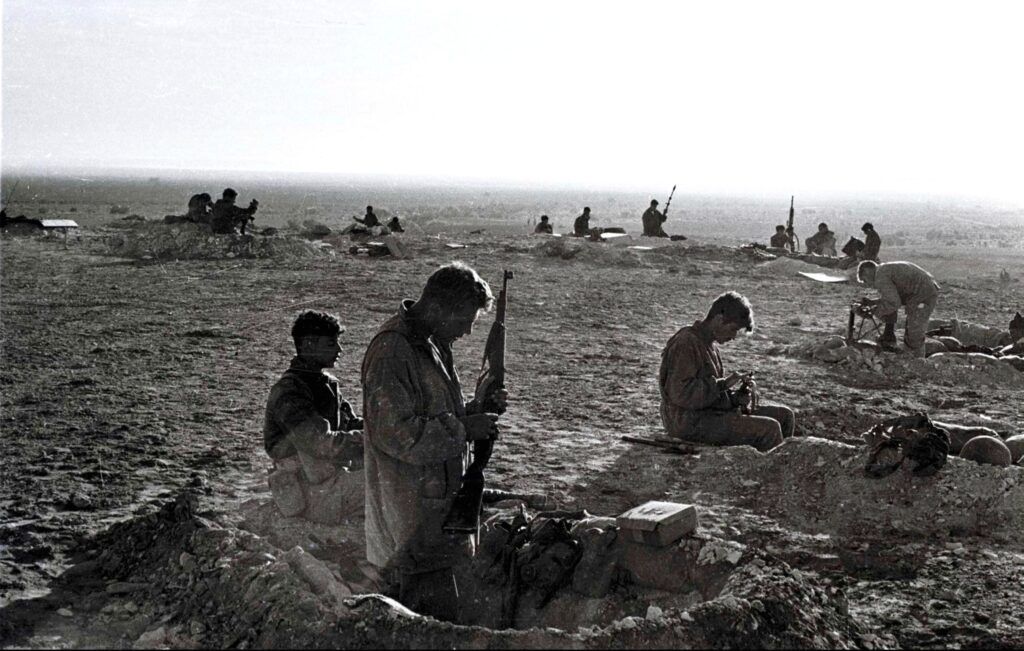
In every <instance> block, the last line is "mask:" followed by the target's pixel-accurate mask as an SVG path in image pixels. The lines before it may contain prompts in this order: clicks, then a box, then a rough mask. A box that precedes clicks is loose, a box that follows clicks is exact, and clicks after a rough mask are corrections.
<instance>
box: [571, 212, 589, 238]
mask: <svg viewBox="0 0 1024 651" xmlns="http://www.w3.org/2000/svg"><path fill="white" fill-rule="evenodd" d="M572 233H573V235H578V236H580V237H586V236H587V235H588V234H589V233H590V217H589V216H586V215H580V216H579V217H577V218H576V220H575V221H574V222H573V223H572Z"/></svg>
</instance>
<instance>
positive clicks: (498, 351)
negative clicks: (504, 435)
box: [442, 270, 515, 534]
mask: <svg viewBox="0 0 1024 651" xmlns="http://www.w3.org/2000/svg"><path fill="white" fill-rule="evenodd" d="M514 277H515V274H514V273H513V272H511V271H508V270H506V271H505V273H504V276H503V277H502V283H501V292H499V293H498V300H497V307H496V309H495V313H494V323H493V324H492V325H491V331H490V332H489V333H488V334H487V345H486V346H485V347H484V359H483V363H482V364H481V367H480V375H479V377H478V378H477V383H476V392H475V394H474V398H475V399H476V401H477V404H478V405H480V408H481V410H482V411H484V412H492V413H502V412H503V411H504V409H500V408H499V406H498V405H497V404H496V403H495V402H494V396H495V394H497V393H498V391H501V390H502V389H504V388H505V312H506V310H507V307H508V298H507V296H508V281H509V280H511V279H512V278H514ZM493 451H494V439H487V440H486V441H474V442H473V462H472V463H470V464H469V467H468V468H466V472H465V474H463V476H462V485H461V486H460V487H459V490H458V492H457V493H456V494H455V500H454V502H453V503H452V507H451V509H450V510H449V511H448V515H447V516H446V517H445V520H444V524H443V525H442V529H443V530H444V531H446V532H448V533H470V534H476V533H478V532H479V530H480V509H481V507H482V506H483V494H484V468H486V467H487V462H488V461H490V459H491V452H493Z"/></svg>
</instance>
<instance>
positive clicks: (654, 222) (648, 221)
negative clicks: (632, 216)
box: [641, 206, 668, 237]
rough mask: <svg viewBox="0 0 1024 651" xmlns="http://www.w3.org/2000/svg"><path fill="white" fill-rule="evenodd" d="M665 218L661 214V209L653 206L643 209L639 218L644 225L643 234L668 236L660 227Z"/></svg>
mask: <svg viewBox="0 0 1024 651" xmlns="http://www.w3.org/2000/svg"><path fill="white" fill-rule="evenodd" d="M666 219H668V218H667V217H665V215H663V214H661V211H660V210H658V209H657V208H655V207H654V206H651V207H650V208H648V209H647V210H645V211H644V214H643V217H642V218H641V221H642V223H643V226H644V235H647V236H649V237H668V233H666V232H665V229H663V228H662V227H661V225H662V223H664V221H665V220H666Z"/></svg>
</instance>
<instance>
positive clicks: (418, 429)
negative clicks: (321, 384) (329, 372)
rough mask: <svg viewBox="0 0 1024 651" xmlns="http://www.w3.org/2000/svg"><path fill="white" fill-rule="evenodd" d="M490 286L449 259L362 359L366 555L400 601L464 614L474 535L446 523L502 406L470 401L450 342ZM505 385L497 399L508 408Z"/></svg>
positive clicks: (443, 614)
mask: <svg viewBox="0 0 1024 651" xmlns="http://www.w3.org/2000/svg"><path fill="white" fill-rule="evenodd" d="M493 302H494V296H493V295H492V294H491V289H490V287H489V286H488V285H487V283H486V282H484V281H483V280H482V279H481V278H480V276H478V275H477V273H476V272H475V271H473V270H472V269H470V268H469V267H467V266H466V265H464V264H462V263H458V262H456V263H453V264H449V265H447V266H444V267H441V268H440V269H438V270H437V271H435V272H434V273H433V274H432V275H431V276H430V278H429V279H428V280H427V283H426V286H425V287H424V288H423V293H422V294H421V295H420V298H419V300H417V301H415V302H414V301H412V300H405V301H403V302H402V304H401V306H400V308H399V311H398V314H397V315H395V316H394V317H392V318H391V319H389V320H388V321H387V322H385V323H384V325H382V326H381V328H380V330H379V331H378V332H377V334H376V336H375V337H374V338H373V340H372V341H371V342H370V345H369V347H368V348H367V350H366V356H365V357H364V359H363V369H362V382H363V405H364V414H365V416H366V478H367V481H366V545H367V558H368V560H369V561H370V562H371V563H373V564H374V565H376V566H377V567H379V568H383V569H384V570H386V571H389V572H391V573H394V574H397V575H398V580H399V585H400V587H399V600H400V601H401V602H402V603H403V604H405V605H406V606H408V607H409V608H411V609H413V610H415V611H416V612H419V613H423V614H428V615H433V616H434V617H437V618H439V619H446V620H455V619H457V617H458V586H457V585H456V583H455V573H454V569H453V568H454V567H455V566H456V565H457V564H459V563H461V562H464V561H466V560H468V557H469V555H471V554H472V551H473V539H472V537H471V536H470V535H469V534H450V533H446V532H445V531H444V530H443V529H442V525H443V523H444V519H445V516H446V515H447V513H448V510H449V509H450V508H451V506H452V503H453V501H454V498H455V494H456V492H457V491H458V489H459V486H460V483H461V479H462V475H463V473H464V472H465V471H466V467H467V461H468V459H467V457H468V455H469V446H468V443H469V442H471V441H474V440H483V439H486V438H489V437H494V436H496V435H497V418H498V417H497V415H496V414H490V413H483V412H482V409H481V406H480V405H478V404H476V402H475V400H471V401H470V402H469V403H466V402H465V399H464V397H463V395H462V385H461V384H460V382H459V374H458V372H457V371H456V369H455V364H454V359H453V356H452V342H453V341H455V340H456V339H458V338H459V337H462V336H463V335H467V334H469V333H471V332H472V331H473V324H474V322H475V321H476V319H477V316H478V315H479V314H480V312H481V311H482V310H487V309H490V307H491V305H492V303H493ZM506 399H507V394H506V393H505V392H504V391H500V392H498V394H497V397H496V404H497V405H498V406H499V408H504V405H505V402H506Z"/></svg>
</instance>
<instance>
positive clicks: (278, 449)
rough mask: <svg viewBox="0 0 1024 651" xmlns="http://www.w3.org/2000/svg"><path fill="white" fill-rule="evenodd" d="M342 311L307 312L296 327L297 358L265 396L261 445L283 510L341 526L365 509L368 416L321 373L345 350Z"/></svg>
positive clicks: (293, 327)
mask: <svg viewBox="0 0 1024 651" xmlns="http://www.w3.org/2000/svg"><path fill="white" fill-rule="evenodd" d="M342 330H343V328H342V327H341V324H339V323H338V319H337V317H335V316H334V315H332V314H325V313H323V312H314V311H312V310H307V311H305V312H302V313H301V314H299V316H298V318H297V319H295V323H294V325H293V326H292V340H293V341H294V343H295V350H296V353H297V354H296V356H295V357H294V358H293V359H292V361H291V364H290V365H289V367H288V370H287V371H285V373H284V375H282V376H281V379H280V380H278V381H277V383H276V384H274V386H273V388H272V389H271V390H270V397H269V398H267V409H266V416H265V418H264V425H263V444H264V448H265V449H266V451H267V454H268V455H270V458H271V459H273V460H274V472H273V473H271V475H270V480H269V483H270V490H271V492H272V493H273V496H274V501H275V502H276V503H277V506H278V508H279V509H280V510H281V512H282V513H283V514H284V515H285V516H288V517H292V516H301V517H304V518H306V519H308V520H311V521H313V522H317V523H320V524H329V525H338V524H342V523H343V522H345V521H346V520H349V519H357V518H359V517H360V516H361V515H362V511H363V491H364V489H363V473H362V467H363V440H362V431H361V430H362V427H363V420H362V419H361V418H359V417H357V416H356V415H355V413H354V412H353V411H352V405H351V404H349V403H348V401H346V400H344V399H342V397H341V393H340V390H339V383H338V380H336V379H335V378H333V377H331V376H330V375H328V374H327V373H325V372H324V369H325V368H331V367H332V366H334V363H335V361H336V360H337V359H338V354H339V353H340V352H341V347H340V346H339V345H338V336H339V335H340V334H341V332H342Z"/></svg>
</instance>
